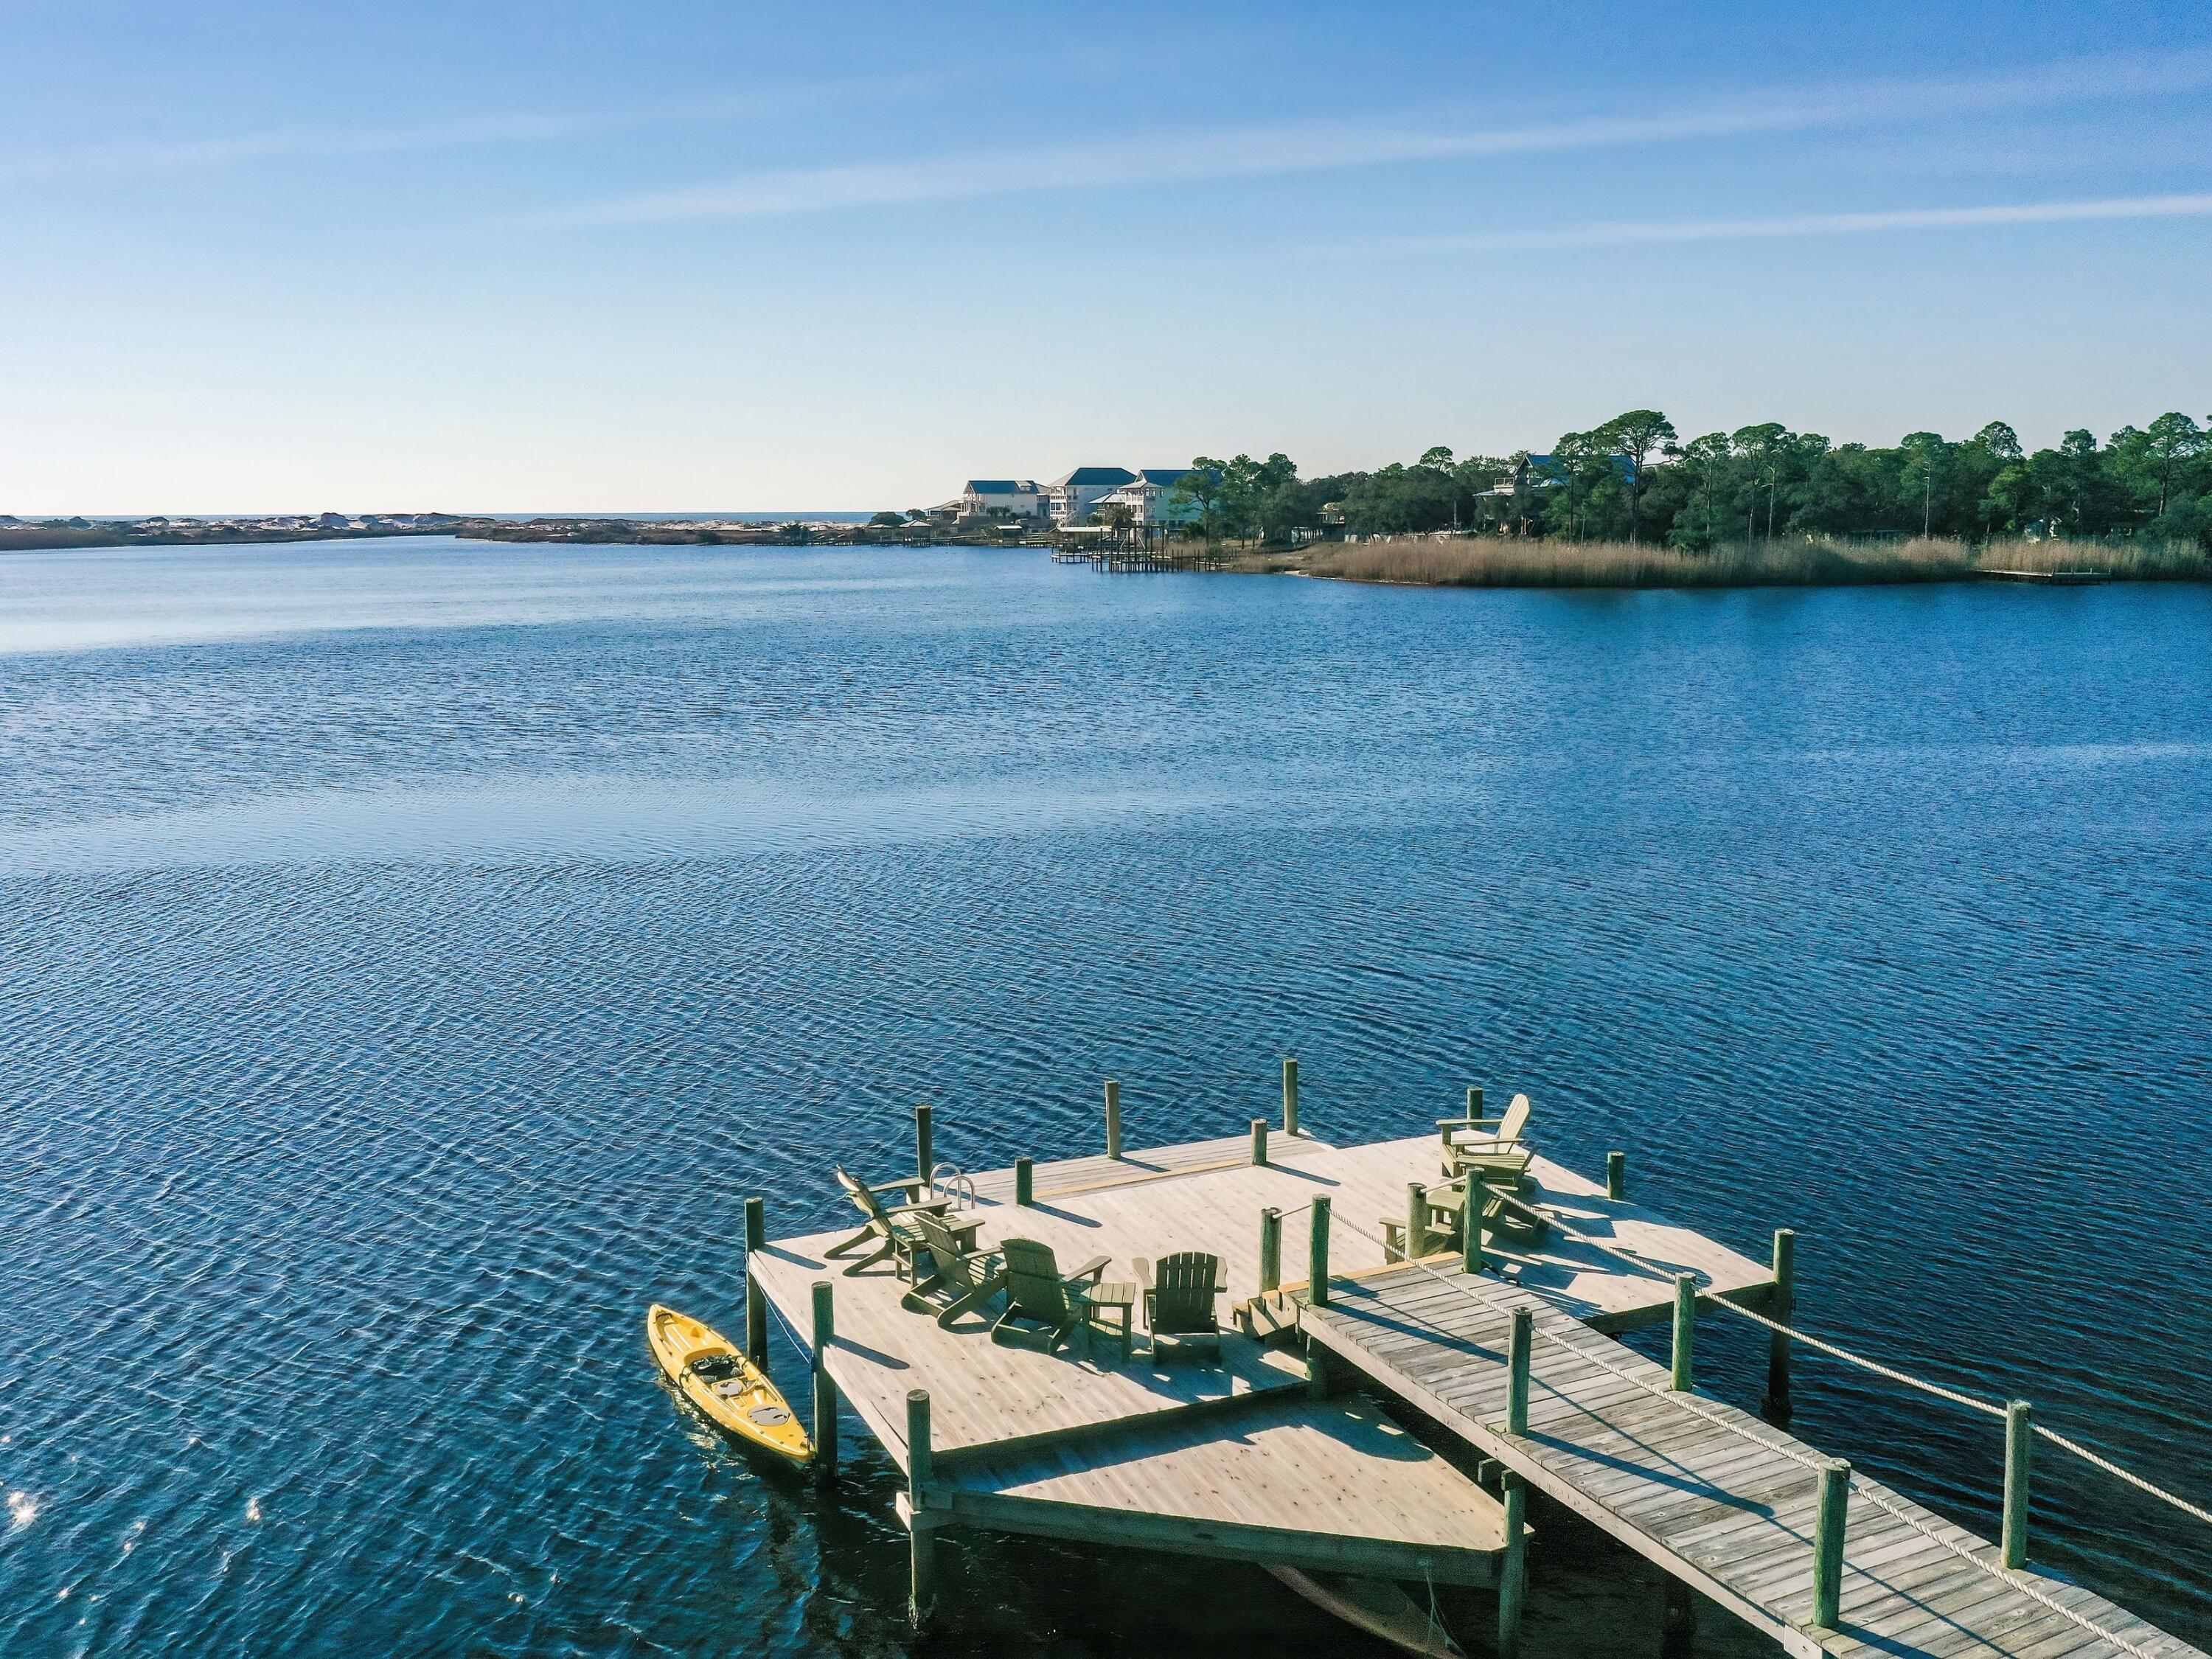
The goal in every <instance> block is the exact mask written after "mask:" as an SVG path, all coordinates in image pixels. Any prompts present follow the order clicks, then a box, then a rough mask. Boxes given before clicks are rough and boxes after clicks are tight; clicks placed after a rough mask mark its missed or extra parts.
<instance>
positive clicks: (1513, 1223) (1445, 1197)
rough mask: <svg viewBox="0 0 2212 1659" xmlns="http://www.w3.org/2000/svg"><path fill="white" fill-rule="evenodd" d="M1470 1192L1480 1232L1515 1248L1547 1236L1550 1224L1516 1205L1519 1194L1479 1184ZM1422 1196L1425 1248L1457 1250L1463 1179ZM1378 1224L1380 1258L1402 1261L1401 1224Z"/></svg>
mask: <svg viewBox="0 0 2212 1659" xmlns="http://www.w3.org/2000/svg"><path fill="white" fill-rule="evenodd" d="M1530 1185H1531V1186H1532V1187H1533V1186H1534V1182H1531V1183H1530ZM1474 1190H1475V1192H1476V1194H1477V1195H1478V1198H1477V1201H1478V1202H1479V1203H1480V1205H1481V1206H1482V1208H1481V1216H1482V1225H1483V1230H1484V1231H1485V1232H1486V1233H1487V1234H1488V1235H1489V1236H1490V1237H1492V1238H1501V1239H1504V1240H1507V1241H1509V1242H1510V1243H1516V1244H1531V1245H1534V1244H1541V1243H1543V1242H1544V1240H1545V1239H1546V1238H1547V1237H1549V1236H1550V1233H1551V1231H1552V1224H1551V1223H1550V1222H1549V1221H1548V1220H1547V1219H1546V1218H1545V1217H1544V1216H1543V1214H1542V1213H1541V1212H1539V1211H1537V1210H1535V1209H1534V1208H1532V1207H1531V1206H1529V1205H1528V1204H1527V1203H1526V1202H1525V1201H1516V1200H1519V1197H1520V1195H1519V1194H1505V1193H1503V1192H1500V1191H1499V1190H1498V1188H1494V1187H1488V1186H1485V1185H1484V1184H1482V1183H1481V1182H1476V1183H1475V1188H1474ZM1426 1196H1427V1200H1428V1211H1429V1214H1428V1227H1427V1232H1428V1238H1427V1240H1426V1241H1425V1242H1426V1243H1427V1245H1428V1248H1429V1249H1431V1251H1435V1250H1439V1249H1444V1248H1445V1247H1446V1246H1447V1245H1449V1248H1450V1249H1454V1250H1457V1249H1461V1248H1462V1233H1461V1229H1462V1227H1464V1226H1465V1225H1466V1217H1467V1180H1466V1177H1464V1176H1462V1177H1461V1178H1460V1179H1459V1180H1457V1181H1452V1182H1443V1183H1442V1184H1441V1185H1438V1186H1435V1187H1431V1188H1429V1189H1428V1193H1427V1194H1426ZM1382 1222H1383V1254H1384V1255H1386V1256H1389V1257H1390V1258H1391V1259H1393V1260H1400V1259H1402V1258H1403V1256H1404V1255H1405V1241H1406V1224H1405V1221H1404V1220H1403V1218H1400V1217H1397V1216H1384V1217H1383V1218H1382Z"/></svg>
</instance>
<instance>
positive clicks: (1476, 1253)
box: [1459, 1175, 1490, 1273]
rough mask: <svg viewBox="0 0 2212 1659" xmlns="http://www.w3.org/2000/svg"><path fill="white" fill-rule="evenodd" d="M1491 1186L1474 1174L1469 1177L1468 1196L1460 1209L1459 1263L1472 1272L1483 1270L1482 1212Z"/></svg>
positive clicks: (1465, 1269) (1463, 1268)
mask: <svg viewBox="0 0 2212 1659" xmlns="http://www.w3.org/2000/svg"><path fill="white" fill-rule="evenodd" d="M1489 1190H1490V1189H1489V1188H1486V1187H1485V1186H1484V1185H1483V1184H1482V1183H1481V1182H1479V1181H1477V1180H1476V1179H1475V1178H1474V1176H1472V1175H1470V1176H1468V1178H1467V1198H1466V1200H1465V1201H1464V1202H1462V1204H1461V1206H1460V1211H1459V1265H1460V1267H1462V1270H1464V1271H1465V1272H1468V1273H1480V1272H1481V1271H1482V1212H1483V1209H1484V1206H1485V1205H1486V1202H1487V1199H1486V1194H1488V1192H1489Z"/></svg>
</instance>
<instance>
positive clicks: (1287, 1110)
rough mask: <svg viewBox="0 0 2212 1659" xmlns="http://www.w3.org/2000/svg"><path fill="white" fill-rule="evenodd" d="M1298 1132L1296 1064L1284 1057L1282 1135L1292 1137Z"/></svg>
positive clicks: (1294, 1061)
mask: <svg viewBox="0 0 2212 1659" xmlns="http://www.w3.org/2000/svg"><path fill="white" fill-rule="evenodd" d="M1297 1132H1298V1063H1297V1061H1296V1060H1291V1059H1290V1058H1289V1057H1288V1056H1285V1058H1284V1060H1283V1133H1285V1134H1286V1135H1294V1134H1296V1133H1297Z"/></svg>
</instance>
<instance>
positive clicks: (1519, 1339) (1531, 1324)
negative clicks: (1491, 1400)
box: [1505, 1308, 1536, 1434]
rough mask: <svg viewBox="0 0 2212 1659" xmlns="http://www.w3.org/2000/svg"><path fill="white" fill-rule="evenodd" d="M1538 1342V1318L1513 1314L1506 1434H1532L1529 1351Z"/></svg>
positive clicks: (1507, 1352)
mask: <svg viewBox="0 0 2212 1659" xmlns="http://www.w3.org/2000/svg"><path fill="white" fill-rule="evenodd" d="M1535 1340H1536V1316H1535V1315H1534V1314H1533V1313H1531V1312H1529V1311H1528V1309H1526V1308H1516V1309H1515V1310H1513V1323H1512V1325H1511V1327H1510V1328H1509V1329H1508V1330H1507V1332H1506V1337H1505V1432H1506V1433H1508V1434H1526V1433H1528V1350H1529V1349H1530V1348H1531V1347H1532V1346H1534V1343H1535Z"/></svg>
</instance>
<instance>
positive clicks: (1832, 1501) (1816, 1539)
mask: <svg viewBox="0 0 2212 1659" xmlns="http://www.w3.org/2000/svg"><path fill="white" fill-rule="evenodd" d="M1850 1502H1851V1466H1850V1464H1848V1463H1846V1462H1844V1460H1843V1459H1842V1458H1840V1457H1839V1458H1837V1459H1835V1460H1834V1461H1833V1462H1831V1463H1829V1464H1827V1465H1826V1467H1824V1468H1822V1469H1821V1471H1820V1512H1819V1514H1818V1515H1817V1516H1816V1517H1815V1518H1814V1522H1813V1624H1814V1627H1815V1628H1817V1629H1820V1630H1833V1629H1835V1627H1836V1620H1838V1618H1840V1617H1841V1616H1842V1613H1843V1601H1844V1521H1845V1520H1846V1519H1847V1518H1848V1516H1850Z"/></svg>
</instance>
